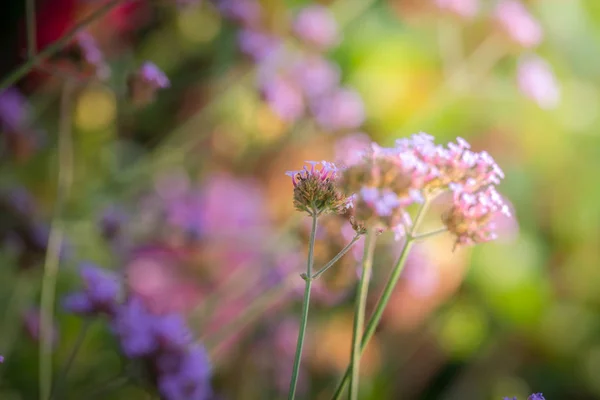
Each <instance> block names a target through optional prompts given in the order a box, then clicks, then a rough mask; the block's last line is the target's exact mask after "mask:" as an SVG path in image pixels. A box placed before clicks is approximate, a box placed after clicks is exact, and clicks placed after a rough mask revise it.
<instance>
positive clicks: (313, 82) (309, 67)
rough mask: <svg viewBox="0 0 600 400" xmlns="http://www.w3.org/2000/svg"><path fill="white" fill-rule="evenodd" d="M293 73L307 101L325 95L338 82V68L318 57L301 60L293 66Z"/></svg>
mask: <svg viewBox="0 0 600 400" xmlns="http://www.w3.org/2000/svg"><path fill="white" fill-rule="evenodd" d="M293 73H294V76H295V78H296V80H297V81H298V84H299V85H300V87H301V88H302V89H303V90H304V93H305V95H306V97H308V98H309V99H314V98H317V97H319V96H323V95H326V94H327V93H329V92H331V91H333V90H334V89H335V88H336V87H337V85H338V84H339V82H340V69H339V67H338V66H337V65H335V64H332V63H331V62H329V61H327V60H326V59H325V58H323V57H318V56H312V57H303V58H301V59H300V60H299V61H298V62H297V63H296V65H295V66H294V72H293Z"/></svg>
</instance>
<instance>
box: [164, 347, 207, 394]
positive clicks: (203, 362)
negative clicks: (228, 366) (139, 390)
mask: <svg viewBox="0 0 600 400" xmlns="http://www.w3.org/2000/svg"><path fill="white" fill-rule="evenodd" d="M178 361H179V362H175V363H173V364H172V366H174V368H173V370H172V372H169V373H166V374H163V375H161V376H160V377H159V381H158V386H159V390H160V392H161V393H162V395H163V396H164V398H165V400H180V399H186V400H188V399H189V400H207V399H208V398H209V397H210V396H211V388H210V382H209V380H210V372H211V367H210V361H209V359H208V355H207V354H206V351H205V350H204V348H203V347H202V346H200V345H192V346H190V348H189V349H188V350H187V352H186V353H185V354H183V355H182V356H181V357H180V360H178Z"/></svg>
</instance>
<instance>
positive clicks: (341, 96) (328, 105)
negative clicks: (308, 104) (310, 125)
mask: <svg viewBox="0 0 600 400" xmlns="http://www.w3.org/2000/svg"><path fill="white" fill-rule="evenodd" d="M312 112H313V114H314V116H315V119H316V120H317V122H318V123H319V125H321V127H323V128H324V129H327V130H331V131H340V130H352V129H356V128H358V127H359V126H360V125H362V123H363V122H364V120H365V109H364V104H363V101H362V98H361V97H360V95H359V94H358V93H357V92H356V91H355V90H353V89H347V88H342V89H338V90H336V91H334V92H332V93H330V94H328V95H327V96H324V97H322V98H320V99H317V100H316V101H315V102H314V103H313V104H312Z"/></svg>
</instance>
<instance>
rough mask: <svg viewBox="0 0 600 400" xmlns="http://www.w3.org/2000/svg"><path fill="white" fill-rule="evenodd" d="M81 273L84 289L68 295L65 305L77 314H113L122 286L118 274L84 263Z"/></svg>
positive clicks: (64, 301)
mask: <svg viewBox="0 0 600 400" xmlns="http://www.w3.org/2000/svg"><path fill="white" fill-rule="evenodd" d="M80 273H81V277H82V279H83V283H84V290H83V291H82V292H76V293H72V294H70V295H68V296H66V297H65V298H64V299H63V307H64V308H65V309H66V310H67V311H69V312H72V313H75V314H94V313H100V312H103V313H107V314H109V315H110V314H113V313H114V311H115V308H116V305H117V300H118V297H119V293H120V287H121V285H120V283H119V280H118V278H117V276H116V275H115V274H114V273H112V272H110V271H108V270H105V269H102V268H99V267H96V266H94V265H92V264H83V265H82V267H81V271H80Z"/></svg>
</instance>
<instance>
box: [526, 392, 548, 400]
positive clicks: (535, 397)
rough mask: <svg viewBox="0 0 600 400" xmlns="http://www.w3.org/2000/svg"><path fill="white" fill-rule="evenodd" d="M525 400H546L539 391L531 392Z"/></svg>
mask: <svg viewBox="0 0 600 400" xmlns="http://www.w3.org/2000/svg"><path fill="white" fill-rule="evenodd" d="M527 400H546V399H544V396H543V395H542V394H541V393H533V394H532V395H531V396H529V397H528V398H527Z"/></svg>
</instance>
